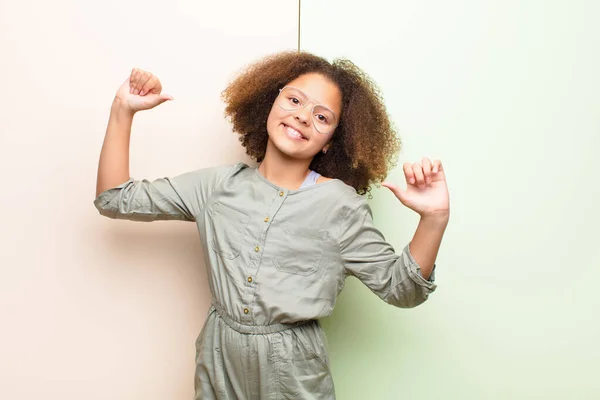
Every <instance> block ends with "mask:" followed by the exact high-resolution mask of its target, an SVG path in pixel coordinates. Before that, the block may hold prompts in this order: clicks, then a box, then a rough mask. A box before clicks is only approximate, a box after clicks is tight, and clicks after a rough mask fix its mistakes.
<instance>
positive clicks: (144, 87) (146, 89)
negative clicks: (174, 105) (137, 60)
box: [115, 68, 173, 113]
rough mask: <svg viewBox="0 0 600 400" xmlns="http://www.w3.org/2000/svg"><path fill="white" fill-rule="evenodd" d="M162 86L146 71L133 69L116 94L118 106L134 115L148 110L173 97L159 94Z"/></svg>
mask: <svg viewBox="0 0 600 400" xmlns="http://www.w3.org/2000/svg"><path fill="white" fill-rule="evenodd" d="M161 92H162V84H161V83H160V81H159V80H158V78H157V77H156V76H155V75H153V74H152V73H150V72H148V71H144V70H141V69H139V68H134V69H133V70H132V71H131V74H130V75H129V77H128V78H127V80H126V81H125V82H123V84H122V85H121V87H120V88H119V90H118V91H117V94H116V98H115V99H116V100H118V101H119V102H120V105H121V106H123V107H125V108H127V109H128V110H129V111H131V112H133V113H135V112H137V111H142V110H149V109H151V108H154V107H156V106H157V105H159V104H162V103H164V102H165V101H167V100H173V97H171V96H169V95H167V94H164V93H161Z"/></svg>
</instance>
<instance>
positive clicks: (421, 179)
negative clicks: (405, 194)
mask: <svg viewBox="0 0 600 400" xmlns="http://www.w3.org/2000/svg"><path fill="white" fill-rule="evenodd" d="M412 170H413V173H414V174H415V179H416V180H417V185H419V187H420V188H422V187H423V186H425V175H424V174H423V167H422V166H421V164H419V163H414V164H413V165H412Z"/></svg>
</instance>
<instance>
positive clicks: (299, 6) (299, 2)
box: [298, 0, 302, 52]
mask: <svg viewBox="0 0 600 400" xmlns="http://www.w3.org/2000/svg"><path fill="white" fill-rule="evenodd" d="M301 10H302V0H298V52H300V11H301Z"/></svg>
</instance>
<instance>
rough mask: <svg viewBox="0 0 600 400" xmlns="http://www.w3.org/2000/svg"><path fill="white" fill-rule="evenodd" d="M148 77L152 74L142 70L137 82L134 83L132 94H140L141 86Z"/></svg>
mask: <svg viewBox="0 0 600 400" xmlns="http://www.w3.org/2000/svg"><path fill="white" fill-rule="evenodd" d="M150 78H152V74H151V73H150V72H147V71H142V73H141V74H140V76H139V78H138V80H137V82H136V83H135V90H134V91H133V94H140V90H142V86H144V85H145V84H146V82H148V80H149V79H150Z"/></svg>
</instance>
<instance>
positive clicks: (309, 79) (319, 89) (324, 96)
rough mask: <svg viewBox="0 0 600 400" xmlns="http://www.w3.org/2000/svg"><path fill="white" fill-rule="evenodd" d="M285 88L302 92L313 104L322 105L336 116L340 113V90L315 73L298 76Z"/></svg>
mask: <svg viewBox="0 0 600 400" xmlns="http://www.w3.org/2000/svg"><path fill="white" fill-rule="evenodd" d="M286 86H293V87H295V88H298V89H300V90H302V91H303V92H304V93H305V94H306V95H307V96H308V97H309V98H310V99H311V100H313V101H314V102H315V103H317V104H323V105H324V106H326V107H327V108H329V109H331V111H333V112H335V113H336V114H338V115H339V114H340V112H341V108H342V94H341V93H340V89H339V88H338V87H337V85H336V84H335V83H333V82H331V81H330V80H329V79H327V78H325V77H324V76H323V75H320V74H317V73H309V74H304V75H300V76H299V77H298V78H296V79H294V80H293V81H291V82H289V83H288V84H287V85H286Z"/></svg>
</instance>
